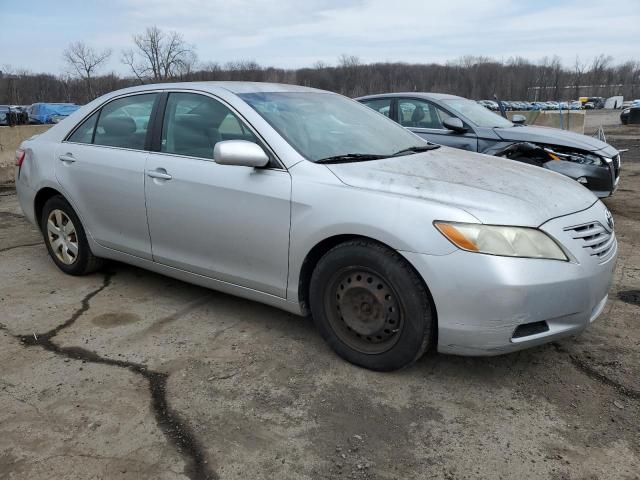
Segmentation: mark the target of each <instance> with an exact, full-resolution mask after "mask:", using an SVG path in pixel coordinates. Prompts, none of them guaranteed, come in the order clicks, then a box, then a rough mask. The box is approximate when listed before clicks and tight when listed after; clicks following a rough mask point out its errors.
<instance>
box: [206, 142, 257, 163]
mask: <svg viewBox="0 0 640 480" xmlns="http://www.w3.org/2000/svg"><path fill="white" fill-rule="evenodd" d="M213 161H214V162H216V163H219V164H220V165H237V166H242V167H254V168H258V167H264V166H266V165H267V164H268V163H269V157H268V156H267V154H266V153H265V152H264V150H263V149H262V147H261V146H260V145H257V144H255V143H253V142H247V141H246V140H224V141H222V142H218V143H216V145H215V147H213Z"/></svg>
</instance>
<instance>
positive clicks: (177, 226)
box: [16, 82, 617, 355]
mask: <svg viewBox="0 0 640 480" xmlns="http://www.w3.org/2000/svg"><path fill="white" fill-rule="evenodd" d="M154 91H158V92H198V93H200V94H202V95H208V96H212V97H214V98H216V99H217V100H219V101H221V102H223V103H224V104H226V105H227V106H228V107H230V108H231V109H232V110H233V111H234V112H235V113H236V114H237V115H238V116H239V117H240V118H242V119H243V120H244V121H245V122H246V124H247V125H249V126H250V127H251V129H252V130H253V131H254V133H256V134H257V135H258V136H259V138H260V139H261V140H262V141H263V142H264V144H265V145H266V146H267V147H268V150H270V153H272V154H273V155H274V156H275V158H277V161H278V165H274V166H271V167H270V168H260V169H254V168H250V167H241V166H233V165H219V164H216V163H214V162H213V161H206V160H203V159H201V158H191V157H186V156H181V155H172V154H165V153H159V152H151V151H136V150H130V149H125V148H115V147H105V146H97V145H86V144H77V143H71V142H68V141H65V140H64V139H65V138H66V137H67V135H68V134H69V133H70V132H71V131H72V130H73V129H74V127H75V126H76V125H77V124H78V123H79V122H80V121H81V120H83V119H84V118H86V117H87V116H89V115H90V114H91V113H92V112H93V111H95V110H96V109H97V108H99V107H100V106H102V105H103V104H105V103H107V102H109V101H111V100H112V99H114V98H118V97H122V96H126V95H133V94H139V93H141V92H154ZM259 91H264V92H289V91H295V92H305V91H314V92H319V91H318V90H314V89H308V88H304V87H298V86H292V85H274V84H263V83H244V82H205V83H177V84H162V85H145V86H140V87H134V88H130V89H126V90H120V91H117V92H113V93H111V94H108V95H106V96H103V97H101V98H99V99H97V100H95V101H93V102H92V103H90V104H88V105H86V106H84V107H83V108H81V109H80V110H78V111H77V112H75V113H73V114H72V115H71V116H70V117H69V118H67V119H65V120H64V121H62V122H61V123H59V124H57V125H55V126H54V127H53V128H51V129H50V130H48V131H47V132H45V133H43V134H41V135H39V136H37V137H35V138H32V139H30V140H28V141H25V142H24V143H23V145H22V147H21V148H22V149H24V150H25V151H26V159H25V161H24V163H23V165H22V167H21V169H20V171H19V172H17V173H16V185H17V191H18V196H19V200H20V204H21V206H22V209H23V210H24V212H25V215H26V216H27V218H28V219H29V220H31V221H32V222H34V223H36V224H37V223H38V221H37V220H36V213H35V212H36V208H37V197H38V195H39V194H42V192H45V191H47V190H46V189H53V190H55V191H56V192H60V193H61V194H62V195H63V196H64V197H65V198H66V199H67V200H68V201H69V202H70V203H71V205H72V206H73V208H74V209H75V211H76V212H77V214H78V216H79V218H80V219H81V221H82V223H83V225H84V228H85V230H86V232H87V236H88V240H89V244H90V247H91V249H92V251H93V253H94V254H95V255H97V256H99V257H104V258H109V259H114V260H118V261H122V262H126V263H129V264H132V265H137V266H140V267H143V268H146V269H149V270H153V271H156V272H159V273H162V274H166V275H169V276H172V277H175V278H178V279H181V280H184V281H187V282H191V283H195V284H199V285H202V286H206V287H209V288H213V289H216V290H220V291H223V292H227V293H231V294H234V295H238V296H242V297H245V298H248V299H251V300H256V301H259V302H263V303H266V304H269V305H272V306H275V307H278V308H281V309H284V310H287V311H289V312H293V313H296V314H306V313H307V312H308V306H307V304H306V298H307V295H306V288H307V286H308V278H307V275H308V272H307V270H306V269H305V268H306V265H308V263H309V262H310V261H311V259H313V258H314V257H315V256H317V254H318V252H322V251H323V250H324V249H326V248H328V247H329V246H330V245H333V244H335V242H336V241H339V240H340V239H346V238H351V237H354V236H360V237H367V238H371V239H374V240H376V241H378V242H381V243H383V244H385V245H387V246H388V247H389V248H392V249H394V250H396V251H398V252H400V254H401V255H403V256H404V258H405V259H406V260H407V261H408V262H409V263H410V264H411V265H412V266H413V267H414V268H415V270H416V271H417V272H418V273H419V274H420V275H421V277H422V278H423V279H424V282H425V284H426V285H427V287H428V288H429V291H430V293H431V295H432V297H433V302H434V305H435V309H436V313H437V326H438V336H437V341H438V350H439V351H441V352H447V353H456V354H468V355H495V354H499V353H505V352H509V351H514V350H518V349H521V348H524V347H528V346H532V345H537V344H541V343H544V342H548V341H551V340H553V339H557V338H561V337H564V336H567V335H571V334H575V333H578V332H580V331H582V330H583V329H584V328H586V327H587V326H588V325H589V323H590V322H592V321H593V320H594V319H595V318H596V317H597V316H598V314H599V313H600V312H601V311H602V309H603V307H604V304H605V303H606V299H607V292H608V289H609V284H610V280H611V276H612V271H613V268H614V264H615V261H616V254H617V244H616V239H615V236H614V234H613V227H612V222H611V221H610V215H609V213H608V211H607V209H606V207H605V206H604V205H603V204H602V202H601V201H599V200H598V199H597V198H596V197H595V196H594V195H593V194H592V193H591V192H589V191H588V190H586V189H585V188H583V187H581V186H579V185H577V184H575V182H574V181H573V180H571V179H568V178H566V177H564V176H562V175H560V174H556V173H553V172H548V171H545V170H543V169H540V168H537V167H531V166H527V165H523V164H518V163H515V162H511V161H509V160H503V159H500V158H495V157H488V156H483V161H481V162H479V161H478V155H479V154H476V153H470V152H465V151H462V150H456V149H451V148H446V147H442V148H439V149H437V150H433V151H428V152H423V153H418V154H414V155H409V156H403V157H399V158H389V159H382V160H375V161H369V162H359V163H344V164H335V165H324V164H317V163H313V162H310V161H307V160H306V159H305V158H303V157H302V156H301V154H300V153H298V152H297V151H296V150H295V149H294V148H293V147H292V146H291V145H289V143H287V141H285V140H284V139H283V137H282V136H280V134H279V133H278V132H277V131H276V130H274V129H273V128H272V127H271V126H270V125H269V123H267V122H266V121H265V120H264V119H263V118H262V116H260V115H259V114H258V113H257V112H256V111H255V110H254V109H253V108H251V107H250V106H249V105H248V104H246V103H245V102H244V101H243V100H242V99H241V98H239V97H238V95H237V94H239V93H247V92H259ZM326 94H327V95H334V94H331V93H328V92H327V93H326ZM362 108H367V107H364V106H363V107H362ZM389 122H391V120H389ZM163 172H164V173H163ZM158 173H160V175H159V176H158ZM167 175H168V176H170V177H171V179H170V180H167V179H166V178H164V177H166V176H167ZM163 176H164V177H163ZM48 191H49V192H50V191H51V190H48ZM436 220H446V221H450V222H475V223H478V222H481V223H485V224H496V225H518V226H530V227H539V228H540V229H541V230H543V231H545V232H547V233H548V234H549V235H551V236H552V237H553V238H554V239H555V240H556V241H557V242H558V243H559V244H560V245H561V246H562V249H563V250H564V251H565V253H566V254H567V256H568V257H569V258H570V261H558V260H544V259H528V258H512V257H502V256H493V255H485V254H479V253H471V252H467V251H463V250H460V249H458V248H457V247H455V246H454V245H453V244H452V243H450V242H449V241H448V240H447V239H446V238H445V237H444V236H443V235H442V234H440V233H439V232H438V231H437V230H436V228H435V227H434V226H433V222H434V221H436ZM584 232H594V233H593V234H594V235H595V234H596V233H597V235H599V237H598V238H600V240H601V241H599V242H597V243H595V242H593V241H591V240H592V239H593V238H594V237H592V236H586V234H585V233H584ZM543 320H544V321H546V322H547V324H548V326H549V329H548V331H546V332H543V333H538V334H533V335H529V336H525V337H518V338H514V337H513V335H514V331H515V329H516V327H518V326H519V325H522V324H527V323H531V322H539V321H543Z"/></svg>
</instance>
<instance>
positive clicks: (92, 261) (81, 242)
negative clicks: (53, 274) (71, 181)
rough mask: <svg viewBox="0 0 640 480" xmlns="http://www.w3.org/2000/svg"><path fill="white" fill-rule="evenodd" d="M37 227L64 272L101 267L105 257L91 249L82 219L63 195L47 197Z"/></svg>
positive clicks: (78, 273)
mask: <svg viewBox="0 0 640 480" xmlns="http://www.w3.org/2000/svg"><path fill="white" fill-rule="evenodd" d="M40 229H41V230H42V235H43V236H44V243H45V244H46V245H47V250H48V251H49V255H50V256H51V258H52V259H53V261H54V263H55V264H56V266H57V267H58V268H59V269H60V270H62V271H63V272H64V273H67V274H69V275H87V274H89V273H92V272H94V271H96V270H98V269H99V268H101V267H102V265H103V263H104V261H103V260H102V259H101V258H98V257H96V256H95V255H93V253H92V252H91V249H90V248H89V243H88V242H87V236H86V234H85V231H84V228H83V226H82V223H81V222H80V219H79V218H78V216H77V215H76V212H75V211H74V210H73V208H72V207H71V205H70V204H69V202H67V200H66V199H65V198H64V197H63V196H61V195H56V196H54V197H51V198H50V199H49V200H47V201H46V203H45V204H44V207H43V209H42V217H41V219H40Z"/></svg>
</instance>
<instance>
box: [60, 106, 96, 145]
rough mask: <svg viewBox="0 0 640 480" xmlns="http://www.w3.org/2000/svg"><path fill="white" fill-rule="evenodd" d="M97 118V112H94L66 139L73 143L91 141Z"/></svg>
mask: <svg viewBox="0 0 640 480" xmlns="http://www.w3.org/2000/svg"><path fill="white" fill-rule="evenodd" d="M97 119H98V112H95V113H94V114H93V115H91V116H90V117H89V118H87V119H86V120H85V121H84V122H82V124H81V125H80V126H79V127H78V128H77V129H76V131H75V132H73V134H72V135H71V136H70V137H69V138H68V139H67V141H69V142H74V143H91V142H92V141H93V130H94V128H95V126H96V120H97Z"/></svg>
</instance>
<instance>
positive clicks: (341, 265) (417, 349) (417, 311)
mask: <svg viewBox="0 0 640 480" xmlns="http://www.w3.org/2000/svg"><path fill="white" fill-rule="evenodd" d="M309 300H310V307H311V312H312V315H313V319H314V322H315V324H316V325H317V327H318V329H319V330H320V333H321V335H322V337H323V338H324V339H325V340H326V341H327V343H328V344H329V345H330V346H331V347H332V348H333V349H334V350H335V351H336V352H337V353H338V354H339V355H340V356H341V357H343V358H344V359H346V360H347V361H349V362H351V363H354V364H356V365H359V366H362V367H365V368H368V369H371V370H379V371H390V370H396V369H399V368H402V367H405V366H407V365H410V364H411V363H413V362H415V361H416V360H417V359H419V358H420V357H421V356H422V355H423V354H424V353H425V352H426V351H427V349H428V347H429V346H430V344H431V340H432V335H433V330H434V328H435V327H434V323H435V322H434V313H433V310H434V309H433V303H432V301H431V298H430V295H429V292H428V291H427V289H426V287H425V285H424V284H423V282H422V281H421V279H420V277H419V276H418V274H417V273H416V272H415V271H414V269H413V268H412V267H411V266H410V265H409V264H408V263H407V261H406V260H405V259H404V258H402V257H401V256H400V254H398V253H397V252H395V251H393V250H390V249H388V248H386V247H384V246H383V245H380V244H378V243H376V242H373V241H368V240H354V241H350V242H346V243H342V244H340V245H338V246H336V247H334V248H333V249H331V250H330V251H328V252H327V253H326V254H325V255H324V256H323V257H322V258H321V259H320V261H319V262H318V264H317V266H316V268H315V270H314V272H313V274H312V277H311V283H310V299H309Z"/></svg>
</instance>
